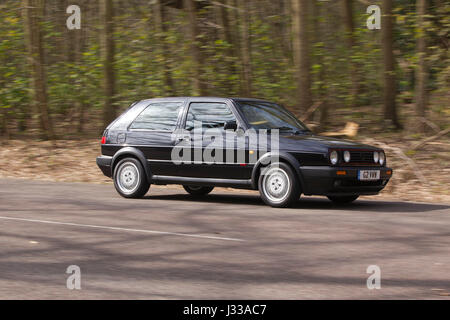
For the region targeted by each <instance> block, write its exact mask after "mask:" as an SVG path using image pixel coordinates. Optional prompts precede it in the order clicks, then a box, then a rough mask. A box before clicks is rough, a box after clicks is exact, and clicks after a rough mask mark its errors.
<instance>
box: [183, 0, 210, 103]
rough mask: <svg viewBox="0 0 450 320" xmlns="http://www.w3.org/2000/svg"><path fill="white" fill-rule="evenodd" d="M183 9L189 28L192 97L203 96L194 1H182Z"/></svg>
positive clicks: (203, 88)
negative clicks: (185, 11) (185, 12)
mask: <svg viewBox="0 0 450 320" xmlns="http://www.w3.org/2000/svg"><path fill="white" fill-rule="evenodd" d="M183 3H184V8H185V9H186V10H187V18H188V26H189V38H190V46H191V57H192V71H193V72H192V84H193V87H194V88H193V89H194V95H196V96H198V95H199V96H203V95H205V91H206V90H205V86H204V83H203V81H202V79H201V76H202V72H201V69H202V68H201V66H202V54H201V51H200V45H199V41H198V26H197V8H196V6H195V1H194V0H184V2H183Z"/></svg>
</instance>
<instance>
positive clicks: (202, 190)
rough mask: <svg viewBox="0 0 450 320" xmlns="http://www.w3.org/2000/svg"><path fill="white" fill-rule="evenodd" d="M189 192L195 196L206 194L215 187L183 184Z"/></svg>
mask: <svg viewBox="0 0 450 320" xmlns="http://www.w3.org/2000/svg"><path fill="white" fill-rule="evenodd" d="M183 188H184V190H186V192H187V193H190V194H192V195H194V196H204V195H207V194H208V193H210V192H211V191H213V189H214V187H201V186H183Z"/></svg>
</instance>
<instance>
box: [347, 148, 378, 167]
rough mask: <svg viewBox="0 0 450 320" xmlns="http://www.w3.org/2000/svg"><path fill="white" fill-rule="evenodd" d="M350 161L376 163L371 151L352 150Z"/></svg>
mask: <svg viewBox="0 0 450 320" xmlns="http://www.w3.org/2000/svg"><path fill="white" fill-rule="evenodd" d="M350 162H351V163H352V162H353V163H354V162H357V163H372V164H375V163H374V162H373V152H370V151H350Z"/></svg>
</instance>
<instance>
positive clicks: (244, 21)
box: [238, 0, 252, 97]
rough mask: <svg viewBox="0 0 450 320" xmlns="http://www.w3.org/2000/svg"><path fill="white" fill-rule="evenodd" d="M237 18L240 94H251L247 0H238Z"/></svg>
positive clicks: (248, 95) (248, 7) (248, 8)
mask: <svg viewBox="0 0 450 320" xmlns="http://www.w3.org/2000/svg"><path fill="white" fill-rule="evenodd" d="M238 4H239V20H240V21H241V59H242V76H243V78H242V80H243V82H242V94H243V95H244V96H247V97H250V96H251V94H252V65H251V62H252V61H251V43H250V12H249V10H250V6H249V1H248V0H238Z"/></svg>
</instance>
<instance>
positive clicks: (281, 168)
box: [258, 162, 300, 208]
mask: <svg viewBox="0 0 450 320" xmlns="http://www.w3.org/2000/svg"><path fill="white" fill-rule="evenodd" d="M258 189H259V193H260V195H261V198H262V200H263V201H264V202H265V203H266V204H268V205H269V206H272V207H278V208H285V207H289V206H291V205H292V204H293V203H295V202H296V201H298V199H299V198H300V186H299V182H298V179H297V177H296V175H295V174H294V172H293V170H292V169H291V167H290V166H289V165H287V164H285V163H283V162H278V163H273V164H271V165H269V166H267V167H264V168H262V171H261V175H260V177H259V180H258Z"/></svg>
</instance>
